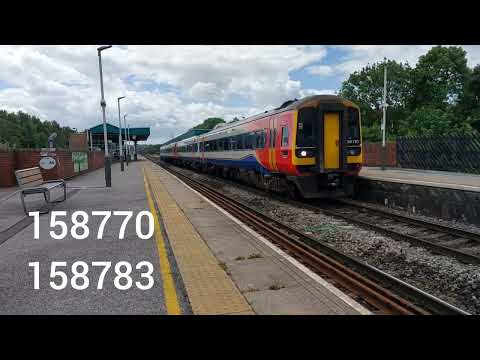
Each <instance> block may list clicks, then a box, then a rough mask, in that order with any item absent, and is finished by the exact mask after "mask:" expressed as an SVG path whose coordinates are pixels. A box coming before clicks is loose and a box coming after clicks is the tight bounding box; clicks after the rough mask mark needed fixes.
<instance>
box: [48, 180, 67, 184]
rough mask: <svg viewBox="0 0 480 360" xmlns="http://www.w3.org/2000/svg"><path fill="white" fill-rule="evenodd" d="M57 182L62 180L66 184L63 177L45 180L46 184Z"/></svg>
mask: <svg viewBox="0 0 480 360" xmlns="http://www.w3.org/2000/svg"><path fill="white" fill-rule="evenodd" d="M56 182H61V183H64V184H65V180H63V179H57V180H47V181H44V182H43V183H44V184H48V183H56Z"/></svg>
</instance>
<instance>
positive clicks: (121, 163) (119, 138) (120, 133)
mask: <svg viewBox="0 0 480 360" xmlns="http://www.w3.org/2000/svg"><path fill="white" fill-rule="evenodd" d="M124 98H125V96H121V97H119V98H117V102H118V126H119V132H118V144H119V146H120V170H121V171H123V170H124V167H123V151H122V119H121V117H120V100H122V99H124Z"/></svg>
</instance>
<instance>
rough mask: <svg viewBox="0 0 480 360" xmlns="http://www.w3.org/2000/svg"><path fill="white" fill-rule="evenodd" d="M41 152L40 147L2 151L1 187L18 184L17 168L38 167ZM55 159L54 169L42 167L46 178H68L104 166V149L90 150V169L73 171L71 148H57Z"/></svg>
mask: <svg viewBox="0 0 480 360" xmlns="http://www.w3.org/2000/svg"><path fill="white" fill-rule="evenodd" d="M40 152H41V151H40V150H39V149H23V150H19V149H16V150H15V151H13V150H10V151H0V187H9V186H16V185H17V180H16V179H15V170H21V169H26V168H31V167H38V166H39V165H38V163H39V161H40V158H41V156H40ZM55 160H56V161H57V165H56V166H55V167H54V168H53V169H51V170H45V169H41V172H42V176H43V178H44V179H45V180H54V179H59V178H60V179H68V178H71V177H73V176H77V175H80V174H84V173H87V172H89V171H92V170H96V169H99V168H102V167H103V166H104V154H103V152H102V151H93V152H88V170H85V171H81V172H74V171H73V161H72V152H71V151H69V150H65V149H57V150H56V157H55Z"/></svg>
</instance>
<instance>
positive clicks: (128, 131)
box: [128, 124, 132, 160]
mask: <svg viewBox="0 0 480 360" xmlns="http://www.w3.org/2000/svg"><path fill="white" fill-rule="evenodd" d="M128 144H129V145H130V124H128ZM128 157H130V147H129V148H128ZM130 160H132V159H131V158H130Z"/></svg>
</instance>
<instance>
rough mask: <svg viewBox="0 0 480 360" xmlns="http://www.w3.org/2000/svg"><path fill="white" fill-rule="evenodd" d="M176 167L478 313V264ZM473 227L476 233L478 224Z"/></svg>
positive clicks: (338, 248) (274, 216) (479, 286)
mask: <svg viewBox="0 0 480 360" xmlns="http://www.w3.org/2000/svg"><path fill="white" fill-rule="evenodd" d="M178 170H181V171H183V172H187V173H188V174H191V176H192V178H194V179H197V180H200V179H201V180H203V181H204V182H205V183H207V184H208V185H210V186H213V187H214V188H215V189H216V190H219V191H221V192H223V193H224V194H225V195H228V196H230V197H232V198H234V199H236V200H238V201H241V202H243V203H245V204H247V205H249V206H251V207H252V208H254V209H256V210H258V211H260V212H263V213H265V214H267V215H268V216H271V217H273V218H275V219H277V220H279V221H282V222H284V223H287V224H289V225H290V226H292V227H293V228H296V229H298V230H300V231H303V232H305V233H306V234H308V235H310V236H312V237H314V238H317V239H319V240H322V241H325V242H327V243H328V244H329V245H331V246H332V247H334V248H335V249H337V250H340V251H342V252H344V253H346V254H349V255H352V256H355V257H357V258H359V259H362V260H363V261H364V262H366V263H368V264H370V265H372V266H375V267H377V268H379V269H381V270H383V271H385V272H387V273H389V274H391V275H393V276H395V277H397V278H399V279H402V280H404V281H405V282H407V283H410V284H412V285H414V286H416V287H418V288H420V289H422V290H424V291H426V292H428V293H430V294H432V295H434V296H437V297H439V298H441V299H443V300H445V301H447V302H449V303H451V304H453V305H455V306H457V307H460V308H462V309H464V310H466V311H468V312H470V313H472V314H480V266H477V265H470V264H463V263H461V262H459V261H457V260H456V259H453V258H450V257H447V256H443V255H437V254H432V253H431V252H429V251H428V250H426V249H423V248H420V247H414V246H412V245H411V244H409V243H407V242H403V241H397V240H394V239H391V238H389V237H386V236H384V235H381V234H378V233H376V232H374V231H370V230H365V229H362V228H360V227H358V226H356V225H353V224H349V223H348V222H346V221H344V220H341V219H337V218H334V217H330V216H327V215H323V214H321V213H315V212H314V211H312V210H308V209H304V208H299V207H296V206H294V205H290V204H286V203H283V202H281V201H278V200H275V199H272V198H270V197H268V196H267V195H265V196H264V195H260V194H257V193H255V192H250V191H247V190H244V189H242V188H239V187H237V186H234V185H231V184H229V183H227V182H224V181H223V180H222V179H219V178H215V179H213V178H212V177H210V176H208V175H204V174H198V173H193V172H192V171H191V170H186V169H178ZM369 205H370V204H369ZM470 230H472V229H471V228H470ZM475 230H477V231H478V228H476V229H475Z"/></svg>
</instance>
